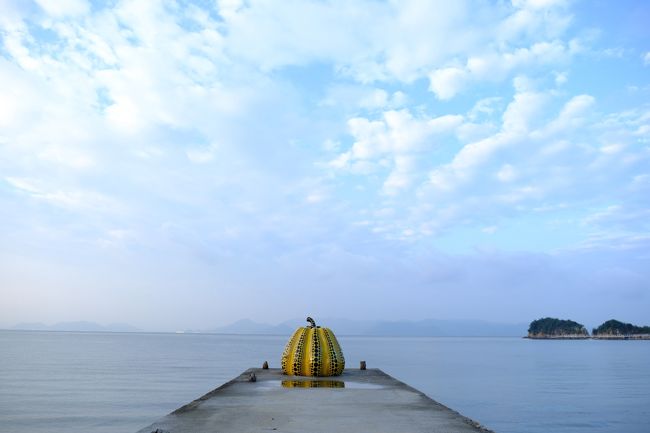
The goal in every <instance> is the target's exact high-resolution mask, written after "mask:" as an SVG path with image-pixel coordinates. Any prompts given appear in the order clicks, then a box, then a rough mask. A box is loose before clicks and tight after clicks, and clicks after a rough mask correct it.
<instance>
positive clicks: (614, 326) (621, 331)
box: [591, 320, 650, 340]
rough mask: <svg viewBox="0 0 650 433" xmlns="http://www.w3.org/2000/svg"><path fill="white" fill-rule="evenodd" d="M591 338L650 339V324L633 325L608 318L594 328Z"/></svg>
mask: <svg viewBox="0 0 650 433" xmlns="http://www.w3.org/2000/svg"><path fill="white" fill-rule="evenodd" d="M591 336H592V338H596V339H600V340H621V339H622V340H650V326H634V325H632V324H631V323H623V322H619V321H618V320H608V321H607V322H605V323H603V324H602V325H600V326H599V327H598V328H594V329H593V330H592V332H591Z"/></svg>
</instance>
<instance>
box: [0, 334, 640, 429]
mask: <svg viewBox="0 0 650 433" xmlns="http://www.w3.org/2000/svg"><path fill="white" fill-rule="evenodd" d="M286 338H287V337H268V336H231V335H195V334H144V333H142V334H119V333H116V334H111V333H66V332H19V331H15V332H14V331H0V432H2V433H46V432H47V433H57V432H61V433H77V432H79V433H81V432H84V433H104V432H106V433H109V432H110V433H116V432H134V431H137V430H138V429H140V428H142V427H145V426H147V425H149V424H150V423H152V422H153V421H154V420H155V419H157V418H159V417H161V416H163V415H165V414H167V413H169V412H170V411H172V410H174V409H176V408H177V407H179V406H181V405H182V404H184V403H187V402H189V401H191V400H193V399H195V398H197V397H199V396H200V395H202V394H204V393H206V392H208V391H210V390H211V389H213V388H215V387H216V386H218V385H220V384H221V383H223V382H226V381H228V380H230V379H231V378H233V377H234V376H236V375H238V374H239V373H241V372H242V371H243V370H244V369H246V368H248V367H257V366H261V364H262V362H263V361H264V360H268V361H269V363H270V364H271V367H277V366H278V364H279V358H280V354H281V352H282V349H283V347H284V344H285V340H286ZM339 340H340V342H341V345H342V347H343V350H344V353H345V355H346V360H347V365H348V366H353V367H357V366H358V364H359V361H360V360H365V361H367V363H368V366H369V367H378V368H381V369H383V370H384V371H386V372H387V373H389V374H391V375H393V376H395V377H397V378H398V379H400V380H403V381H405V382H407V383H408V384H410V385H413V386H415V387H416V388H418V389H420V390H421V391H423V392H425V393H426V394H428V395H429V396H431V397H432V398H434V399H435V400H437V401H439V402H441V403H443V404H446V405H447V406H450V407H451V408H453V409H455V410H458V411H459V412H461V413H462V414H464V415H466V416H469V417H470V418H473V419H475V420H477V421H479V422H481V423H482V424H484V425H486V426H487V427H489V428H492V429H494V430H495V431H497V432H502V433H505V432H517V433H527V432H530V433H533V432H540V433H542V432H543V433H549V432H555V433H569V432H570V433H586V432H590V433H592V432H611V433H625V432H630V433H632V432H639V433H641V432H643V433H647V432H650V341H591V340H585V341H531V340H525V339H521V338H369V337H340V338H339Z"/></svg>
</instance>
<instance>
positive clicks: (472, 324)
mask: <svg viewBox="0 0 650 433" xmlns="http://www.w3.org/2000/svg"><path fill="white" fill-rule="evenodd" d="M316 323H317V324H318V325H321V326H326V327H328V328H330V329H332V330H333V331H334V332H335V333H336V335H360V336H386V337H393V336H394V337H468V336H472V337H511V336H512V337H514V336H516V337H519V336H521V335H522V334H523V333H525V330H526V325H525V324H511V323H493V322H486V321H480V320H435V319H429V320H420V321H364V320H347V319H327V318H325V319H322V320H316ZM299 326H306V323H305V321H304V319H302V320H301V319H292V320H288V321H285V322H282V323H280V324H278V325H268V324H263V323H257V322H254V321H252V320H249V319H243V320H239V321H237V322H235V323H232V324H230V325H227V326H222V327H219V328H214V329H211V330H209V331H207V332H215V333H224V334H226V333H227V334H265V335H270V334H274V335H289V334H291V333H292V332H293V331H294V330H295V329H296V328H298V327H299Z"/></svg>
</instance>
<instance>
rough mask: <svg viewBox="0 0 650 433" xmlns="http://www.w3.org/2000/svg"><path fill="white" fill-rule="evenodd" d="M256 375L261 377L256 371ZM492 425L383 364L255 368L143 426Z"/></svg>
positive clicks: (186, 431)
mask: <svg viewBox="0 0 650 433" xmlns="http://www.w3.org/2000/svg"><path fill="white" fill-rule="evenodd" d="M253 375H254V381H253V380H252V379H253ZM276 431H277V432H295V433H303V432H309V433H321V432H341V433H347V432H350V433H363V432H372V433H381V432H391V433H394V432H400V433H411V432H414V433H415V432H427V433H455V432H459V433H465V432H489V431H490V430H487V429H485V428H483V427H481V426H480V425H479V424H478V423H476V422H474V421H472V420H470V419H469V418H466V417H464V416H462V415H460V414H459V413H457V412H455V411H453V410H451V409H449V408H447V407H445V406H443V405H441V404H439V403H437V402H435V401H433V400H432V399H430V398H429V397H427V396H426V395H424V394H423V393H421V392H420V391H418V390H416V389H414V388H412V387H410V386H408V385H406V384H405V383H403V382H400V381H398V380H396V379H394V378H393V377H391V376H389V375H387V374H386V373H384V372H383V371H381V370H378V369H368V370H352V369H346V370H345V371H344V372H343V374H342V375H341V376H336V377H298V376H286V375H283V374H282V371H281V370H280V369H268V370H263V369H261V368H251V369H249V370H246V371H245V372H244V373H242V374H241V375H240V376H238V377H236V378H235V379H233V380H231V381H230V382H228V383H226V384H224V385H223V386H221V387H219V388H217V389H215V390H214V391H211V392H209V393H208V394H206V395H204V396H203V397H201V398H199V399H198V400H195V401H193V402H192V403H190V404H188V405H186V406H183V407H181V408H180V409H177V410H176V411H174V412H172V413H171V414H169V415H167V416H165V417H163V418H161V419H160V420H159V421H157V422H155V423H154V424H152V425H151V426H149V427H146V428H144V429H142V430H140V431H139V432H138V433H195V432H196V433H210V432H229V433H244V432H276Z"/></svg>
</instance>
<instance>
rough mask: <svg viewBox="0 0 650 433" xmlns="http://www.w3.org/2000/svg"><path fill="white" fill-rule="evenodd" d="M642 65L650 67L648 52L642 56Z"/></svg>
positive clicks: (649, 53) (649, 52) (649, 54)
mask: <svg viewBox="0 0 650 433" xmlns="http://www.w3.org/2000/svg"><path fill="white" fill-rule="evenodd" d="M643 64H644V65H646V66H648V65H650V51H648V52H646V53H645V54H644V55H643Z"/></svg>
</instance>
